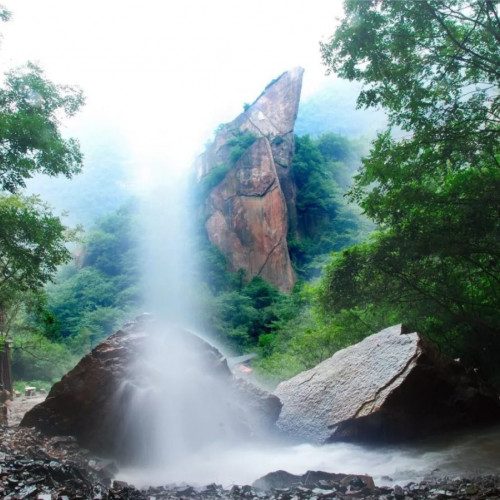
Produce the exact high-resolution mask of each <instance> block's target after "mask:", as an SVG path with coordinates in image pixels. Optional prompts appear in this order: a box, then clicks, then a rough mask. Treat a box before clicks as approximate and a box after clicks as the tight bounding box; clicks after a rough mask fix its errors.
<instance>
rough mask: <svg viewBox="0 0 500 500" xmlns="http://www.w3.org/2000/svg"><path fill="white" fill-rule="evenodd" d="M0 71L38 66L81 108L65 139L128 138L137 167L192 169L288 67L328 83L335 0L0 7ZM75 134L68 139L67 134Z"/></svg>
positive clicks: (45, 2) (309, 83) (66, 0)
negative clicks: (1, 17) (101, 133)
mask: <svg viewBox="0 0 500 500" xmlns="http://www.w3.org/2000/svg"><path fill="white" fill-rule="evenodd" d="M3 3H4V4H5V6H6V7H7V8H9V9H10V10H11V11H13V19H12V20H11V21H10V22H9V23H7V24H4V25H3V26H1V27H0V29H1V31H2V33H3V34H4V40H3V44H2V47H1V50H0V63H1V66H2V69H5V68H8V67H12V66H15V65H18V64H20V63H22V62H25V61H27V60H32V61H34V62H38V63H40V64H41V66H42V67H43V68H44V69H45V70H46V73H47V75H48V76H49V77H50V78H51V79H52V80H54V81H56V82H57V83H65V84H76V85H78V86H80V87H81V88H82V89H83V90H84V92H85V94H86V96H87V104H86V106H85V109H84V111H83V112H82V113H81V114H80V116H79V118H77V119H76V120H74V121H73V124H72V125H71V126H70V127H71V128H70V130H71V131H72V132H73V131H75V130H76V131H78V130H85V129H94V130H103V129H104V130H106V129H107V128H109V129H112V130H113V131H115V132H116V131H117V132H119V133H122V134H124V136H125V137H126V139H127V142H128V144H129V146H130V147H131V149H132V150H133V151H134V154H135V156H136V159H137V161H140V162H142V163H143V164H146V163H148V162H150V163H158V162H160V163H165V164H168V165H170V166H171V167H172V166H175V168H177V167H179V166H180V165H184V164H188V163H190V162H191V159H192V157H193V156H194V154H195V153H197V152H199V151H200V149H201V148H202V147H203V143H204V142H205V141H206V139H207V138H209V137H210V135H211V132H212V131H213V129H214V128H215V127H216V126H217V125H218V124H219V123H221V122H224V121H229V120H231V119H233V118H234V117H235V116H236V115H237V114H238V113H240V112H241V111H242V106H243V103H244V102H252V101H253V100H254V99H255V98H256V97H257V96H258V94H259V93H260V92H261V90H263V88H264V86H265V85H266V84H267V83H268V82H269V81H270V80H272V79H273V78H275V77H276V76H278V75H279V74H280V73H282V72H283V71H285V70H287V69H290V68H292V67H294V66H298V65H300V66H303V67H304V68H305V69H306V74H305V80H304V92H303V96H304V95H307V94H308V93H310V92H311V91H312V90H314V89H315V88H317V86H318V85H319V84H320V83H321V81H323V80H324V79H325V76H324V74H325V68H324V67H323V66H322V65H321V60H320V55H319V41H320V40H324V39H327V38H328V37H329V36H330V35H331V34H332V33H333V29H334V25H335V20H336V18H337V17H338V16H339V15H340V14H341V11H342V9H341V7H342V2H341V0H307V1H305V0H250V1H241V0H178V1H176V2H172V1H170V0H141V1H130V0H84V1H83V0H3ZM73 133H74V132H73Z"/></svg>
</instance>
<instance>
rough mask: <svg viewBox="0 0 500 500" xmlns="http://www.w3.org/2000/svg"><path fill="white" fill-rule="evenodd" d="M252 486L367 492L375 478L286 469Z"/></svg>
mask: <svg viewBox="0 0 500 500" xmlns="http://www.w3.org/2000/svg"><path fill="white" fill-rule="evenodd" d="M252 487H254V488H256V489H257V490H263V491H269V490H283V489H292V488H300V487H304V488H320V489H323V490H324V489H330V488H334V489H335V490H340V491H341V492H342V493H345V492H346V491H347V490H350V491H353V490H355V491H359V490H363V489H366V491H367V492H369V491H371V490H373V489H374V488H375V484H374V482H373V478H372V477H371V476H367V475H364V474H363V475H360V474H338V473H332V472H324V471H307V472H306V473H305V474H302V475H297V474H290V472H286V471H284V470H278V471H275V472H270V473H269V474H266V475H265V476H263V477H261V478H259V479H257V480H256V481H254V482H253V484H252Z"/></svg>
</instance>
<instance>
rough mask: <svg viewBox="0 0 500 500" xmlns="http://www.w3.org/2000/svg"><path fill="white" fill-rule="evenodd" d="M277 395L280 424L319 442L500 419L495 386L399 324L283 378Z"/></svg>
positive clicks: (415, 433) (399, 436)
mask: <svg viewBox="0 0 500 500" xmlns="http://www.w3.org/2000/svg"><path fill="white" fill-rule="evenodd" d="M275 395H276V396H278V397H279V398H280V400H281V402H282V404H283V409H282V411H281V414H280V417H279V419H278V422H277V426H278V427H279V428H280V429H281V430H282V431H284V432H285V433H288V434H291V435H293V436H294V437H302V438H303V439H306V440H308V441H312V442H316V443H325V442H332V441H352V442H385V443H390V442H398V441H403V440H407V439H413V438H420V437H427V436H429V435H431V434H432V433H438V432H442V431H449V430H451V429H453V428H458V427H462V426H466V425H473V424H479V423H485V422H492V421H495V420H498V419H499V418H500V404H499V399H498V394H496V392H495V391H494V390H492V389H491V388H489V387H488V386H487V385H486V384H485V383H484V382H482V381H481V380H480V379H479V377H477V376H476V374H475V373H474V372H471V371H470V370H467V369H466V368H465V367H464V366H463V365H461V364H460V363H458V362H456V361H454V360H452V359H449V358H447V357H445V356H443V355H442V354H440V353H439V352H438V350H437V348H436V346H434V345H433V344H431V343H430V342H429V341H427V340H425V339H423V338H422V337H421V336H420V335H419V334H418V333H404V332H403V330H402V327H401V325H398V326H394V327H391V328H387V329H385V330H383V331H381V332H379V333H377V334H374V335H371V336H370V337H367V338H366V339H365V340H363V341H362V342H360V343H358V344H356V345H353V346H350V347H348V348H347V349H343V350H341V351H338V352H337V353H335V354H334V355H333V356H332V357H331V358H329V359H327V360H325V361H323V362H322V363H320V364H319V365H317V366H316V367H315V368H312V369H311V370H307V371H305V372H302V373H299V374H298V375H297V376H295V377H293V378H291V379H290V380H287V381H285V382H282V383H281V384H280V385H278V387H277V388H276V391H275Z"/></svg>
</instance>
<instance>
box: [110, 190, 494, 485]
mask: <svg viewBox="0 0 500 500" xmlns="http://www.w3.org/2000/svg"><path fill="white" fill-rule="evenodd" d="M182 200H183V190H182V189H181V188H180V186H179V184H178V183H174V184H173V185H172V184H171V185H170V187H169V186H164V187H162V188H161V189H159V190H158V191H157V194H156V195H155V196H151V197H150V198H149V199H148V202H147V203H145V204H144V206H143V226H144V228H145V230H144V255H145V256H146V259H145V260H146V262H147V265H146V266H145V268H144V276H145V279H146V286H147V289H148V292H149V293H148V297H149V298H148V304H149V307H150V311H151V312H153V313H154V314H155V315H156V316H157V317H158V318H159V319H160V320H163V321H164V322H165V324H169V325H173V324H174V325H179V324H180V325H183V326H185V325H188V326H189V325H190V324H193V323H194V324H196V319H197V312H199V310H198V309H197V306H195V305H194V304H193V301H192V295H193V293H192V292H193V290H195V289H196V287H197V286H198V285H197V283H196V281H195V280H194V278H193V276H194V275H195V272H194V271H195V270H196V262H194V261H193V256H192V255H193V254H192V251H191V249H190V242H191V241H192V238H191V236H192V235H190V234H189V232H187V231H186V229H187V228H188V227H189V226H190V223H189V213H188V212H187V211H186V210H185V204H184V202H183V201H182ZM193 320H194V321H193ZM179 331H180V330H179V327H178V326H169V327H164V328H162V329H161V330H159V331H158V333H157V334H156V335H153V336H152V337H151V341H150V343H149V345H148V346H147V347H146V349H145V351H144V352H143V353H142V356H141V357H140V359H139V360H138V361H137V363H136V364H135V365H134V366H132V367H131V369H132V370H133V371H134V372H135V382H134V383H135V384H136V385H137V387H136V389H137V390H136V391H135V396H134V398H133V400H132V401H131V404H130V411H129V412H127V415H124V420H125V421H126V426H125V428H126V430H127V436H126V437H124V439H128V440H129V441H131V442H132V443H133V445H134V447H135V448H136V459H137V460H136V464H135V465H134V466H133V467H128V468H123V469H122V470H121V471H120V474H119V478H120V479H123V480H126V481H128V482H130V483H133V484H134V485H135V486H137V487H141V486H147V485H165V484H169V483H182V482H185V483H189V484H193V485H203V484H209V483H213V482H216V483H220V484H223V485H230V484H249V483H252V482H253V481H254V480H256V479H257V478H259V477H261V476H263V475H264V474H266V473H268V472H271V471H274V470H279V469H282V470H287V471H288V472H291V473H296V474H303V473H304V472H306V471H307V470H323V471H327V472H342V473H357V474H369V475H371V476H373V477H374V478H375V481H376V483H377V484H394V483H395V482H396V483H405V482H409V481H411V480H413V481H415V480H419V479H422V478H423V477H424V476H426V475H429V474H434V475H439V476H441V475H458V474H481V473H498V472H500V447H499V446H497V443H498V441H499V437H500V428H491V429H486V430H484V431H482V432H473V433H464V434H462V435H449V436H443V437H439V438H437V439H433V440H428V441H422V442H419V443H413V444H411V445H408V446H399V447H382V448H381V447H378V448H370V447H363V446H356V445H352V444H329V445H324V446H313V445H309V444H296V443H295V444H290V443H287V442H284V441H283V440H279V439H278V438H276V439H269V438H267V439H260V440H259V439H254V440H244V439H240V436H238V435H235V433H234V432H232V430H233V429H234V428H235V424H237V422H234V421H231V419H233V418H234V416H233V415H232V414H230V412H227V406H228V404H230V403H228V401H227V395H225V394H224V391H225V388H224V387H223V386H221V387H220V388H218V387H217V385H214V384H213V383H212V382H213V380H212V381H208V380H207V372H206V370H205V368H204V365H203V361H202V360H200V359H199V358H197V355H196V354H194V353H193V352H192V351H191V350H190V347H189V345H188V343H185V342H184V340H183V337H182V335H178V332H179ZM175 332H177V333H175ZM133 378H134V377H133ZM141 380H143V382H144V383H142V384H141ZM137 381H139V382H137ZM152 381H153V382H152ZM209 382H210V383H209ZM126 383H128V382H126ZM236 427H237V425H236ZM137 462H138V463H137Z"/></svg>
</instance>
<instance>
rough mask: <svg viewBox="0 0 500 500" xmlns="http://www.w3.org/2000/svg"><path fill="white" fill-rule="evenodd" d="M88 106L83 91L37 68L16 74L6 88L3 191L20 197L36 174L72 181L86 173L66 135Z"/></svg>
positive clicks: (1, 135) (1, 120) (1, 91)
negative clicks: (63, 125) (64, 124)
mask: <svg viewBox="0 0 500 500" xmlns="http://www.w3.org/2000/svg"><path fill="white" fill-rule="evenodd" d="M82 104H83V95H82V92H81V91H80V90H77V89H74V88H72V87H68V86H63V85H56V84H54V83H53V82H51V81H50V80H48V79H47V78H46V77H45V75H44V73H43V71H42V70H41V69H40V68H39V67H38V66H36V65H35V64H32V63H28V64H27V65H26V66H25V67H23V68H19V69H17V70H14V71H10V72H8V73H7V74H6V75H5V82H4V84H3V87H2V88H0V188H1V189H2V190H3V191H8V192H11V193H15V192H16V191H18V190H19V189H20V188H24V187H26V179H29V178H30V177H32V176H33V175H34V174H36V173H42V174H46V175H49V176H55V175H59V174H62V175H65V176H67V177H71V176H72V175H73V174H76V173H78V172H79V171H80V169H81V167H82V154H81V152H80V149H79V146H78V142H77V141H76V140H74V139H65V138H63V137H62V135H61V131H60V126H59V125H60V119H61V117H62V116H66V117H71V116H73V115H74V114H75V113H76V112H77V111H78V109H79V108H80V107H81V106H82Z"/></svg>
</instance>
